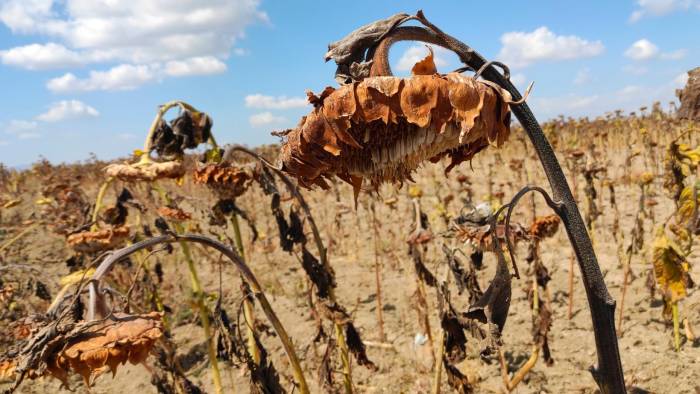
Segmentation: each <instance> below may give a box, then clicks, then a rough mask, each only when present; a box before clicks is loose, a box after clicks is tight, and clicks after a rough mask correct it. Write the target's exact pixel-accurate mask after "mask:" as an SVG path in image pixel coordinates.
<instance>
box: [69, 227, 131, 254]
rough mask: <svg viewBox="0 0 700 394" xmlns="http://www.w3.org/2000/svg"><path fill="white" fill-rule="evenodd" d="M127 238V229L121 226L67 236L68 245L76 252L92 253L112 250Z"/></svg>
mask: <svg viewBox="0 0 700 394" xmlns="http://www.w3.org/2000/svg"><path fill="white" fill-rule="evenodd" d="M128 237H129V227H127V226H121V227H115V228H106V229H102V230H97V231H83V232H80V233H75V234H71V235H69V236H68V244H69V245H70V246H71V248H73V250H75V251H76V252H82V253H93V252H99V251H101V250H107V249H114V248H115V247H117V246H119V245H120V244H121V243H122V242H124V241H125V240H126V239H127V238H128Z"/></svg>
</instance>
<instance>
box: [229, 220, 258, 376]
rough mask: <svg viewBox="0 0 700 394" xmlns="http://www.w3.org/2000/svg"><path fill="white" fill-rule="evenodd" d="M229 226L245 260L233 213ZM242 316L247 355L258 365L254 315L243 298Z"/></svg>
mask: <svg viewBox="0 0 700 394" xmlns="http://www.w3.org/2000/svg"><path fill="white" fill-rule="evenodd" d="M231 224H232V225H233V239H234V241H235V242H236V248H237V249H238V253H239V254H240V255H241V257H242V258H243V259H245V249H244V247H243V238H242V237H241V227H240V225H239V223H238V215H237V214H236V213H235V212H234V213H233V214H231ZM243 315H244V316H245V321H246V322H247V323H248V324H246V325H245V329H246V336H247V341H248V342H247V344H248V353H250V356H251V357H252V358H253V362H254V363H255V365H258V366H259V365H260V360H261V356H260V349H259V348H258V344H257V341H256V340H255V315H254V313H253V302H252V301H251V300H250V299H249V298H248V297H245V298H244V299H243Z"/></svg>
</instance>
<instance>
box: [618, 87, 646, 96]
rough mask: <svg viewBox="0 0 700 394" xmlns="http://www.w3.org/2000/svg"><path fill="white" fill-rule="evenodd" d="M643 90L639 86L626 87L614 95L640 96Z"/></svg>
mask: <svg viewBox="0 0 700 394" xmlns="http://www.w3.org/2000/svg"><path fill="white" fill-rule="evenodd" d="M643 90H644V88H642V87H641V86H637V85H627V86H625V87H624V88H622V89H620V90H618V91H617V92H615V94H617V95H618V96H619V97H631V96H635V95H639V94H641V93H642V91H643Z"/></svg>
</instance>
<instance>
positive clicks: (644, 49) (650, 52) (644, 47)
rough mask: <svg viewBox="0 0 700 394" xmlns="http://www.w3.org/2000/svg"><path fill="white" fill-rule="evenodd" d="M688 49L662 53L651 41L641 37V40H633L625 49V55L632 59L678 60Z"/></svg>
mask: <svg viewBox="0 0 700 394" xmlns="http://www.w3.org/2000/svg"><path fill="white" fill-rule="evenodd" d="M687 52H688V51H686V50H685V49H678V50H675V51H673V52H664V53H662V52H661V50H659V47H657V46H656V45H655V44H654V43H653V42H651V41H649V40H647V39H646V38H642V39H641V40H637V41H635V42H634V43H633V44H632V46H630V47H629V48H627V50H626V51H625V56H627V57H628V58H630V59H632V60H636V61H641V60H650V59H663V60H680V59H683V58H684V57H685V55H686V54H687Z"/></svg>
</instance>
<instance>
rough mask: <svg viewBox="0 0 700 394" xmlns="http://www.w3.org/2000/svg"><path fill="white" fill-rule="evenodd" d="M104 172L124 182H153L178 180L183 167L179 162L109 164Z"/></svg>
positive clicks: (181, 174)
mask: <svg viewBox="0 0 700 394" xmlns="http://www.w3.org/2000/svg"><path fill="white" fill-rule="evenodd" d="M104 171H105V173H106V174H107V176H110V177H114V178H117V179H120V180H122V181H125V182H134V181H154V180H156V179H163V178H180V177H182V176H183V175H185V166H184V165H183V164H182V162H180V161H165V162H161V163H157V162H145V163H137V164H110V165H108V166H107V167H105V169H104Z"/></svg>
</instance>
